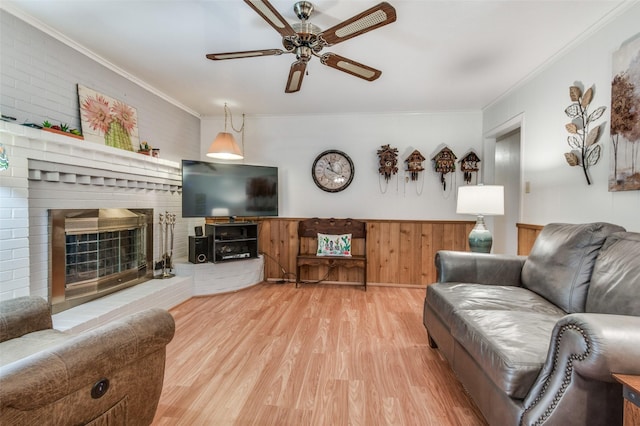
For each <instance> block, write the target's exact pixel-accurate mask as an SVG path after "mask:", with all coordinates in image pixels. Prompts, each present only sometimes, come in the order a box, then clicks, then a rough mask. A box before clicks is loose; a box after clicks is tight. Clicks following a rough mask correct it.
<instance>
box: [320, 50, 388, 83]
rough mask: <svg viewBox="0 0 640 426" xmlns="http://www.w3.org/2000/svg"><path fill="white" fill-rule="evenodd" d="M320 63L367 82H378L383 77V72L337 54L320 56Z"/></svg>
mask: <svg viewBox="0 0 640 426" xmlns="http://www.w3.org/2000/svg"><path fill="white" fill-rule="evenodd" d="M320 62H321V63H322V64H323V65H327V66H329V67H331V68H335V69H337V70H339V71H344V72H346V73H347V74H351V75H354V76H356V77H360V78H363V79H365V80H367V81H373V80H376V79H377V78H378V77H380V76H381V75H382V71H380V70H377V69H375V68H371V67H369V66H367V65H364V64H361V63H360V62H356V61H354V60H351V59H347V58H345V57H344V56H340V55H336V54H335V53H325V54H324V55H322V56H320Z"/></svg>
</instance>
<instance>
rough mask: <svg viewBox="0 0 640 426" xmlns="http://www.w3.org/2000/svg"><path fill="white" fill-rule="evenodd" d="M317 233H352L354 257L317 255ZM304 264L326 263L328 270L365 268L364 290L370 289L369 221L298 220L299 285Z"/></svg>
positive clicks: (297, 279) (297, 265)
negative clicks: (368, 268)
mask: <svg viewBox="0 0 640 426" xmlns="http://www.w3.org/2000/svg"><path fill="white" fill-rule="evenodd" d="M318 234H329V235H342V234H351V239H352V244H351V250H352V251H351V256H318V255H317V254H316V253H317V250H318ZM302 266H325V267H328V268H329V270H331V269H334V268H338V267H345V268H360V269H362V270H363V285H364V290H365V291H366V290H367V224H366V223H365V222H361V221H359V220H354V219H333V218H332V219H319V218H313V219H307V220H302V221H300V222H299V223H298V255H297V257H296V288H297V287H298V285H299V284H300V282H301V281H300V268H301V267H302Z"/></svg>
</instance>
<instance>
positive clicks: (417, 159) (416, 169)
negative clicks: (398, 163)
mask: <svg viewBox="0 0 640 426" xmlns="http://www.w3.org/2000/svg"><path fill="white" fill-rule="evenodd" d="M424 160H425V158H424V156H423V155H422V154H420V151H418V150H417V149H416V150H414V151H413V152H412V153H411V154H410V155H409V156H408V157H407V159H406V160H404V162H405V163H407V171H408V172H409V175H410V176H411V180H412V181H417V180H418V176H419V173H420V172H421V171H423V170H424V167H422V162H423V161H424Z"/></svg>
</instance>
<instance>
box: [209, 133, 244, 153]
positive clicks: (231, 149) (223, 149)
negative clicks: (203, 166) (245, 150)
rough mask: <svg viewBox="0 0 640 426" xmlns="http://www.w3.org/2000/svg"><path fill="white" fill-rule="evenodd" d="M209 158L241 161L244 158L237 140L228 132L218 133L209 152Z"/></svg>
mask: <svg viewBox="0 0 640 426" xmlns="http://www.w3.org/2000/svg"><path fill="white" fill-rule="evenodd" d="M207 157H212V158H219V159H221V160H241V159H243V158H244V156H243V155H242V151H240V147H239V146H238V144H237V143H236V140H235V138H234V137H233V135H232V134H231V133H227V132H220V133H218V136H216V138H215V139H214V140H213V142H212V143H211V146H210V147H209V151H207Z"/></svg>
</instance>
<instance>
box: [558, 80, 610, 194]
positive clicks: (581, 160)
mask: <svg viewBox="0 0 640 426" xmlns="http://www.w3.org/2000/svg"><path fill="white" fill-rule="evenodd" d="M593 92H594V89H593V87H590V88H589V89H587V90H586V91H585V92H584V93H582V90H581V89H580V88H579V87H578V86H571V87H569V96H570V97H571V102H572V104H571V105H569V106H568V107H567V109H565V110H564V112H565V114H567V116H568V117H569V118H570V119H571V123H569V124H567V125H565V128H566V129H567V131H568V132H569V137H568V138H567V143H568V144H569V147H571V152H567V153H565V154H564V157H565V159H566V160H567V163H569V165H570V166H581V167H582V171H583V172H584V177H585V178H586V179H587V184H588V185H591V179H590V178H589V167H591V166H593V165H595V164H596V163H597V162H598V160H599V159H600V153H601V146H600V145H599V144H598V139H599V138H600V133H601V131H600V130H601V129H600V126H599V125H598V126H595V127H593V126H592V125H593V122H594V121H596V120H597V119H599V118H600V117H602V114H604V111H605V110H606V109H607V108H606V107H604V106H601V107H598V108H596V109H595V110H594V111H593V112H591V113H589V104H591V100H592V99H593Z"/></svg>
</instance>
